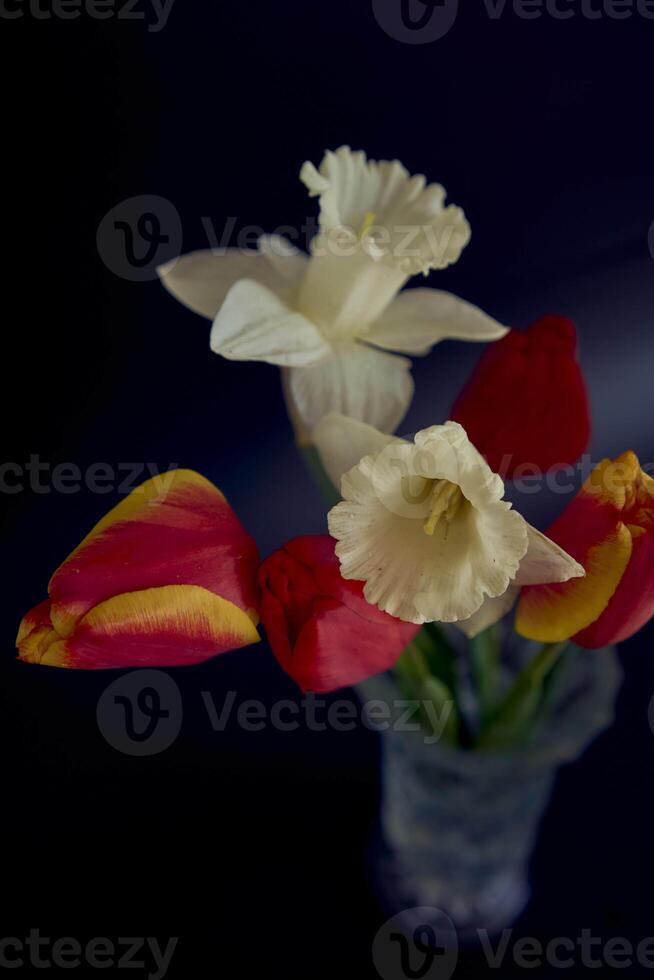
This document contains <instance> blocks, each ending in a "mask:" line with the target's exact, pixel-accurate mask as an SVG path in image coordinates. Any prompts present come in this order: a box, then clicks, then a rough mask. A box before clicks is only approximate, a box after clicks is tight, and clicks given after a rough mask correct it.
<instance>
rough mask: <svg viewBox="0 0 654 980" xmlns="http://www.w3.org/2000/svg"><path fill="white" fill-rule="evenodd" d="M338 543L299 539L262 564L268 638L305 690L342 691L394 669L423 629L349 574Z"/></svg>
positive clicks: (263, 610) (263, 612) (318, 538)
mask: <svg viewBox="0 0 654 980" xmlns="http://www.w3.org/2000/svg"><path fill="white" fill-rule="evenodd" d="M335 543H336V542H335V541H334V540H333V538H330V537H328V536H327V535H314V536H307V537H301V538H294V539H293V540H292V541H289V542H288V543H287V544H286V545H284V547H283V548H280V549H279V550H278V551H275V552H274V553H273V554H272V555H271V556H270V557H269V558H267V559H266V561H264V563H263V564H262V566H261V572H260V583H261V592H262V596H261V618H262V620H263V624H264V626H265V627H266V633H267V635H268V641H269V643H270V645H271V647H272V649H273V652H274V654H275V656H276V657H277V659H278V660H279V662H280V664H281V666H282V667H283V668H284V670H285V671H286V672H287V673H288V674H290V675H291V677H292V678H293V679H294V680H295V681H296V682H297V683H298V684H299V685H300V687H301V688H302V689H303V690H305V691H316V692H325V691H335V690H337V688H339V687H346V686H347V685H349V684H356V683H357V682H358V681H361V680H364V679H365V678H366V677H371V676H372V675H373V674H379V673H381V672H382V671H384V670H388V669H389V668H390V667H392V666H393V664H394V663H395V662H396V661H397V659H398V658H399V656H400V654H401V653H402V651H403V650H404V649H405V648H406V647H407V646H408V644H409V643H410V642H411V640H412V639H413V637H414V636H415V635H416V633H417V632H418V629H417V627H416V626H413V625H411V624H410V623H403V622H401V621H400V620H399V619H394V618H393V617H392V616H389V615H388V614H387V613H384V612H380V610H379V609H377V607H376V606H373V605H371V604H370V603H369V602H366V600H365V599H364V597H363V586H362V583H361V582H351V581H346V579H344V578H343V577H342V576H341V571H340V566H339V562H338V558H337V557H336V555H335V554H334V545H335Z"/></svg>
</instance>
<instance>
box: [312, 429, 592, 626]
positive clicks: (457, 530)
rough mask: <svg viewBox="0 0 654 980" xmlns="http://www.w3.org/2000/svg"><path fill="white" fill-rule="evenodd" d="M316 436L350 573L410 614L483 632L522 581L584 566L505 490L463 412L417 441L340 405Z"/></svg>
mask: <svg viewBox="0 0 654 980" xmlns="http://www.w3.org/2000/svg"><path fill="white" fill-rule="evenodd" d="M314 442H315V444H316V446H317V448H318V452H319V454H320V457H321V459H322V461H323V464H324V466H325V469H326V470H327V472H328V474H329V476H330V479H331V480H332V481H333V482H334V484H335V486H339V485H340V487H341V493H342V495H343V498H344V499H343V501H342V502H341V503H339V504H337V505H336V506H335V507H334V508H333V509H332V510H331V511H330V513H329V518H328V521H329V532H330V534H331V535H332V537H334V538H336V539H337V541H338V544H337V545H336V554H337V555H338V558H339V560H340V563H341V573H342V575H343V577H344V578H346V579H357V580H361V581H363V582H365V586H364V595H365V597H366V599H367V600H368V602H370V603H372V604H374V605H376V606H378V607H379V608H380V609H381V610H383V611H384V612H387V613H390V614H391V615H393V616H396V617H398V618H399V619H403V620H405V621H407V622H410V623H425V622H434V621H440V622H447V623H457V624H458V625H459V626H460V627H461V628H462V629H463V630H464V632H466V633H467V634H468V635H469V636H474V635H476V634H477V633H479V632H481V630H483V629H486V628H487V627H488V626H490V625H492V623H494V622H496V621H497V620H498V619H500V618H501V617H502V616H503V615H504V614H505V613H506V612H508V610H509V609H510V608H511V605H512V604H513V601H514V600H515V597H516V594H517V590H518V589H519V588H520V587H521V586H523V585H536V584H541V583H546V582H566V581H567V580H568V579H570V578H576V577H579V576H582V575H584V569H583V568H582V567H581V565H579V564H578V563H577V562H576V561H575V560H574V559H573V558H571V557H570V555H568V554H566V552H565V551H563V550H562V549H561V548H559V547H558V545H556V544H555V543H554V542H553V541H550V540H549V539H548V538H546V537H545V536H544V535H543V534H541V533H540V532H539V531H537V530H536V529H535V528H533V527H531V526H530V525H529V524H528V523H527V522H526V521H525V520H524V518H523V517H522V516H521V515H520V514H518V513H517V511H515V510H513V509H512V508H511V504H510V503H508V502H507V501H505V500H503V499H502V498H503V496H504V484H503V482H502V480H501V478H500V477H499V476H498V475H497V474H496V473H493V471H492V470H491V469H490V467H489V466H488V465H487V463H486V462H485V461H484V459H483V457H482V456H481V455H480V454H479V453H478V452H477V450H476V449H475V447H474V446H473V445H472V443H471V442H470V441H469V440H468V437H467V435H466V433H465V430H464V429H463V428H462V426H460V425H459V424H458V423H457V422H446V423H445V425H433V426H431V427H430V428H429V429H424V430H423V431H422V432H419V433H418V434H417V435H416V436H415V439H414V441H413V442H407V441H405V440H404V439H397V438H395V437H393V436H387V435H384V434H383V433H381V432H379V431H377V430H376V429H374V428H372V427H371V426H368V425H365V424H363V423H361V422H359V421H357V420H355V419H349V418H345V417H343V416H340V415H335V414H331V415H328V416H326V417H325V418H324V419H323V420H322V421H321V422H320V423H319V424H318V426H317V427H316V429H315V431H314Z"/></svg>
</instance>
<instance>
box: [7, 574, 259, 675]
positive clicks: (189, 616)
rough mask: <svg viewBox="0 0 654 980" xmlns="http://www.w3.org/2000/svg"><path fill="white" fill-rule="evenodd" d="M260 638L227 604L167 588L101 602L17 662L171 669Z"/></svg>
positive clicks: (195, 589) (187, 589) (189, 588)
mask: <svg viewBox="0 0 654 980" xmlns="http://www.w3.org/2000/svg"><path fill="white" fill-rule="evenodd" d="M54 635H56V634H54ZM258 639H259V634H258V633H257V630H256V628H255V626H254V623H253V622H252V620H251V618H250V617H249V616H248V615H247V613H245V612H243V610H241V609H239V608H238V607H237V606H235V605H234V604H233V603H232V602H229V601H228V600H227V599H223V598H221V597H220V596H217V595H214V594H213V593H212V592H209V591H208V590H207V589H203V588H200V587H199V586H197V585H167V586H164V587H163V588H158V589H146V590H144V591H141V592H131V593H128V594H125V595H117V596H114V597H113V598H111V599H108V600H107V601H106V602H101V603H100V604H99V605H97V606H95V608H93V609H91V611H90V612H88V613H87V614H86V615H85V616H84V617H83V618H82V619H81V620H80V621H79V622H78V623H77V625H76V627H75V630H74V632H73V633H72V635H70V636H68V637H67V638H65V639H61V638H57V639H55V640H54V642H52V643H50V644H49V645H48V646H47V647H45V648H42V649H38V650H37V649H34V648H26V647H25V645H23V646H22V647H20V657H21V659H22V660H25V661H29V662H31V663H40V664H45V665H47V666H51V667H68V668H72V669H86V670H100V669H106V668H115V667H141V666H151V665H153V664H156V665H157V666H160V667H166V666H167V667H174V666H183V665H186V664H192V663H198V662H200V661H202V660H206V659H208V658H209V657H213V656H215V655H216V654H219V653H224V652H225V651H227V650H235V649H238V648H240V647H244V646H248V645H249V644H251V643H256V642H257V641H258Z"/></svg>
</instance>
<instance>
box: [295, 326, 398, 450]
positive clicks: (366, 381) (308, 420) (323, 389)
mask: <svg viewBox="0 0 654 980" xmlns="http://www.w3.org/2000/svg"><path fill="white" fill-rule="evenodd" d="M410 370H411V361H409V360H407V359H406V358H404V357H398V356H397V355H395V354H386V353H384V352H383V351H377V350H374V349H373V348H372V347H366V346H364V345H363V344H358V343H352V344H348V345H342V346H341V347H339V348H338V349H337V350H335V351H334V352H333V353H332V354H331V355H330V356H329V357H327V358H325V359H324V360H323V361H321V362H320V363H319V364H316V365H313V366H312V367H308V368H293V369H292V370H291V371H290V372H289V376H288V378H287V397H288V398H289V399H290V401H291V405H292V412H293V414H295V415H296V416H297V417H299V419H300V421H301V424H302V426H303V427H304V429H306V430H307V431H309V432H311V431H312V430H313V429H314V428H315V427H316V425H317V424H318V422H319V421H320V419H321V418H323V416H325V415H328V414H329V413H330V412H336V413H339V414H341V415H346V416H349V417H350V418H354V419H358V420H359V421H362V422H367V423H369V424H370V425H371V426H374V428H376V429H380V430H381V431H382V432H394V431H395V429H396V428H397V427H398V425H399V424H400V422H401V421H402V419H403V418H404V416H405V414H406V411H407V409H408V407H409V405H410V403H411V398H412V397H413V379H412V378H411V373H410Z"/></svg>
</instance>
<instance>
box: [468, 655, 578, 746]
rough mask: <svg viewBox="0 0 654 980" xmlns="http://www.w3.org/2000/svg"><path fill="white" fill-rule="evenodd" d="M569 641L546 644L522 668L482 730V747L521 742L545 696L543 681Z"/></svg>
mask: <svg viewBox="0 0 654 980" xmlns="http://www.w3.org/2000/svg"><path fill="white" fill-rule="evenodd" d="M567 646H568V641H567V640H565V641H563V642H562V643H546V644H545V645H544V646H542V647H541V649H540V650H539V651H538V653H537V654H536V656H535V657H533V658H532V659H531V660H530V661H529V663H528V664H527V665H526V666H525V667H524V668H523V669H522V671H521V672H520V674H519V675H518V677H517V678H516V680H515V681H514V683H513V685H512V687H511V688H510V689H509V691H508V693H507V695H506V697H505V698H504V700H503V701H502V702H501V703H500V704H499V706H498V707H497V709H496V710H495V711H494V712H493V713H492V715H491V718H490V719H489V721H488V723H487V724H486V725H485V726H484V728H483V729H482V731H481V734H480V736H479V740H478V746H479V748H485V749H490V748H507V747H514V746H515V745H516V744H519V743H520V742H521V741H522V740H523V739H524V736H525V733H526V731H527V730H528V727H529V723H530V721H531V720H532V719H533V717H534V715H535V713H536V712H537V710H538V706H539V704H540V702H541V699H542V691H543V682H544V680H545V678H546V677H547V676H548V674H549V673H550V671H551V670H552V669H553V667H554V666H555V665H556V664H557V663H558V661H559V659H560V657H561V656H562V654H563V653H564V651H565V650H566V649H567Z"/></svg>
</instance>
